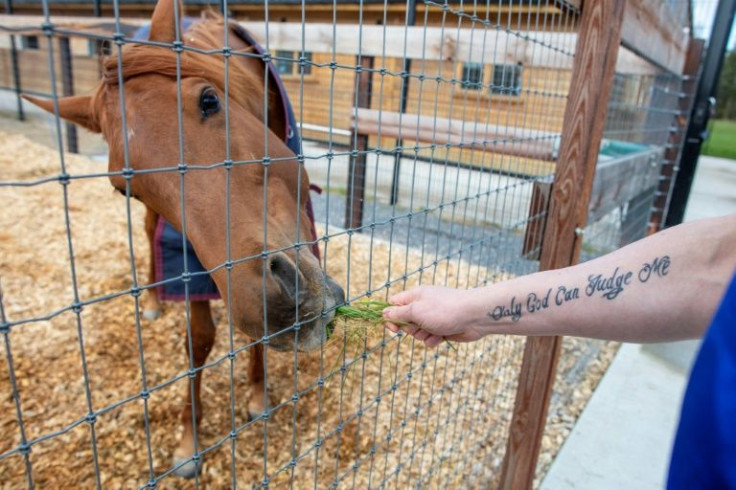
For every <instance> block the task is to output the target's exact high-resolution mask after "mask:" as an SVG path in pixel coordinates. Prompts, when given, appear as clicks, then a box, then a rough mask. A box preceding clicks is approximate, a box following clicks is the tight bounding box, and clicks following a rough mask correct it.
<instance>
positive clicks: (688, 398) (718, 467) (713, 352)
mask: <svg viewBox="0 0 736 490" xmlns="http://www.w3.org/2000/svg"><path fill="white" fill-rule="evenodd" d="M667 488H668V489H711V488H713V489H729V488H730V489H736V276H734V278H733V279H732V280H731V285H730V286H729V288H728V291H726V295H725V296H724V297H723V300H722V301H721V305H720V307H719V308H718V311H717V312H716V315H715V317H714V318H713V321H712V322H711V325H710V329H709V330H708V333H707V334H706V336H705V339H704V340H703V344H702V346H701V347H700V353H699V354H698V357H697V359H696V361H695V365H694V366H693V370H692V373H691V375H690V381H689V383H688V386H687V391H686V392H685V399H684V401H683V403H682V413H681V414H680V426H679V427H678V429H677V436H676V438H675V445H674V448H673V450H672V460H671V461H670V472H669V479H668V483H667Z"/></svg>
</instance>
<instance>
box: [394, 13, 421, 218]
mask: <svg viewBox="0 0 736 490" xmlns="http://www.w3.org/2000/svg"><path fill="white" fill-rule="evenodd" d="M406 9H407V10H406V25H407V26H413V25H415V24H416V23H417V1H416V0H409V1H408V2H407V6H406ZM410 71H411V60H410V59H408V58H404V63H403V66H402V69H401V75H402V79H401V101H400V102H399V105H400V107H399V111H400V112H401V114H403V113H405V112H406V105H407V99H408V96H409V72H410ZM399 134H401V128H399ZM403 146H404V140H403V139H402V138H399V139H398V140H396V152H394V173H393V176H392V177H391V199H390V201H389V204H391V205H392V206H393V205H394V204H396V201H397V200H398V199H399V173H400V172H401V154H402V153H403V150H400V148H401V147H403Z"/></svg>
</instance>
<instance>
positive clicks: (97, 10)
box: [92, 0, 102, 17]
mask: <svg viewBox="0 0 736 490" xmlns="http://www.w3.org/2000/svg"><path fill="white" fill-rule="evenodd" d="M93 9H94V10H93V12H92V13H93V14H94V16H95V17H102V0H95V3H94V6H93Z"/></svg>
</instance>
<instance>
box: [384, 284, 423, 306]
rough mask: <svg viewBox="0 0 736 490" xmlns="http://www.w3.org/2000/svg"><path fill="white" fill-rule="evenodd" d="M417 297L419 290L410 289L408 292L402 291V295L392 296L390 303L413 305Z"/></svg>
mask: <svg viewBox="0 0 736 490" xmlns="http://www.w3.org/2000/svg"><path fill="white" fill-rule="evenodd" d="M416 297H417V288H414V289H409V290H407V291H402V292H400V293H396V294H394V295H393V296H391V297H390V298H389V299H388V302H389V303H391V304H392V305H399V306H401V305H406V304H408V303H411V302H412V301H414V300H415V299H416Z"/></svg>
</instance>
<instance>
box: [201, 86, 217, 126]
mask: <svg viewBox="0 0 736 490" xmlns="http://www.w3.org/2000/svg"><path fill="white" fill-rule="evenodd" d="M199 109H200V110H201V111H202V119H205V118H207V117H209V116H211V115H213V114H217V113H218V112H219V111H220V99H219V98H218V97H217V92H215V90H214V89H213V88H212V87H207V88H206V89H204V90H202V93H201V94H200V95H199Z"/></svg>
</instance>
